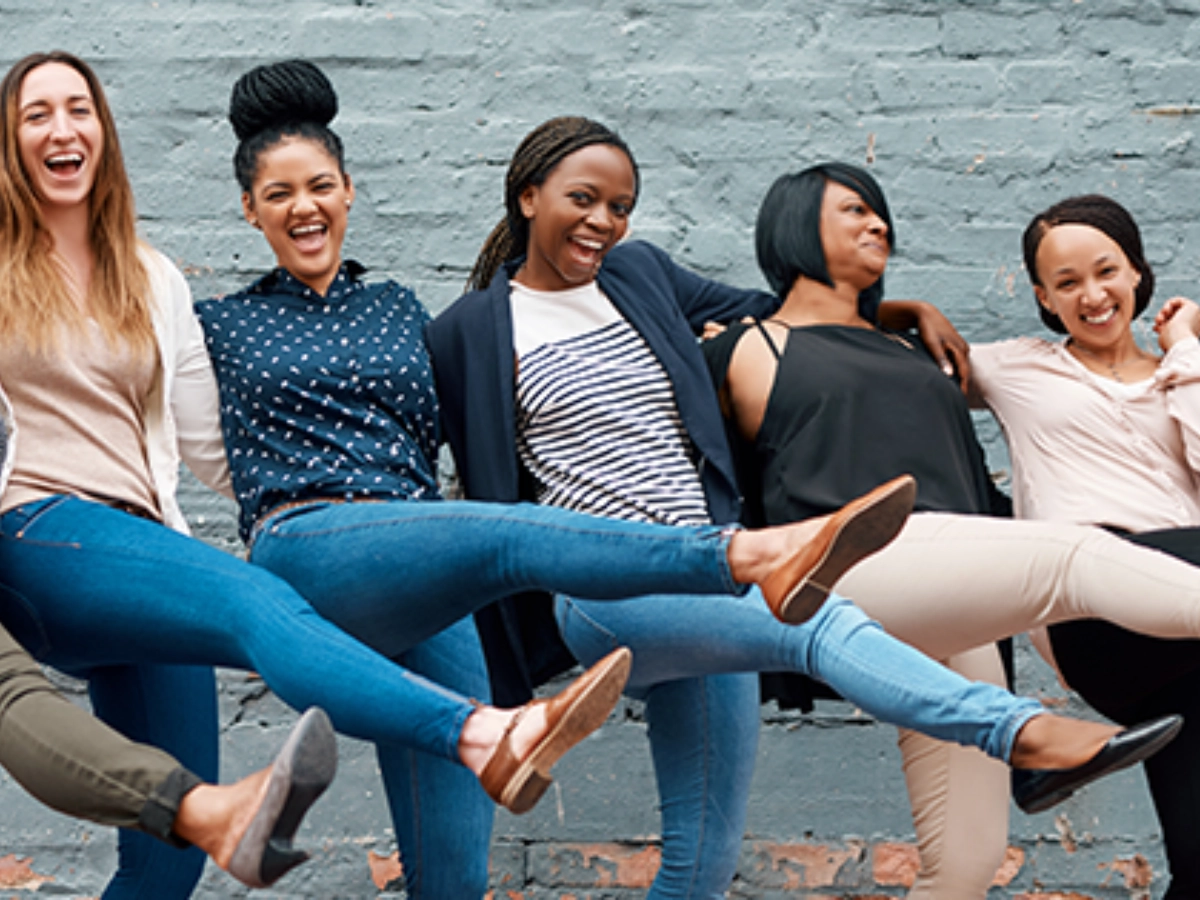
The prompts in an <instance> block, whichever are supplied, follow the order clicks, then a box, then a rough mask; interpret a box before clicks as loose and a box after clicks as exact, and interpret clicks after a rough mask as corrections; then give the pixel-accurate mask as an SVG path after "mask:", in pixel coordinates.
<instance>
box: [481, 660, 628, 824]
mask: <svg viewBox="0 0 1200 900" xmlns="http://www.w3.org/2000/svg"><path fill="white" fill-rule="evenodd" d="M632 663H633V654H632V653H630V652H629V649H628V648H626V647H620V648H618V649H616V650H614V651H613V652H612V653H610V654H608V656H606V657H604V658H603V659H602V660H600V661H599V662H598V663H596V664H595V665H594V666H592V667H591V668H590V669H588V670H587V671H586V672H584V673H583V674H582V675H580V676H579V677H578V678H576V679H575V681H574V682H572V683H571V685H570V687H568V688H567V689H566V690H564V691H563V692H562V693H560V694H559V695H558V696H556V697H552V698H550V699H549V700H534V701H532V702H530V703H526V704H525V705H524V706H522V707H521V708H520V709H519V710H517V714H516V715H515V716H513V719H512V721H511V722H509V723H508V728H507V729H506V730H505V732H504V737H502V738H501V739H500V743H499V744H498V745H497V746H496V751H495V753H493V754H492V758H491V759H489V760H488V763H487V765H486V766H484V768H483V771H482V772H481V773H480V775H479V781H480V783H481V784H482V785H483V789H484V790H485V791H487V793H488V796H489V797H491V798H492V799H493V800H495V801H496V802H497V803H499V804H500V805H501V806H503V807H506V808H507V809H509V810H510V811H512V812H514V813H518V814H520V813H524V812H528V811H529V810H531V809H533V807H534V805H535V804H536V803H537V802H538V800H540V799H541V797H542V794H544V793H545V792H546V788H548V787H549V786H550V782H551V781H552V780H553V779H552V778H551V777H550V769H551V768H553V766H554V764H555V763H556V762H558V761H559V759H561V758H562V756H563V754H564V753H566V752H567V751H568V750H570V749H571V748H572V747H574V746H575V745H576V744H578V743H579V742H580V741H582V740H583V739H584V738H585V737H587V736H588V735H589V734H591V733H592V732H593V731H595V730H596V729H597V728H599V727H600V726H601V725H602V724H604V720H605V719H607V718H608V714H609V713H610V712H612V710H613V707H614V706H616V705H617V700H619V699H620V698H621V691H622V690H624V688H625V682H626V681H628V680H629V668H630V666H631V665H632ZM535 706H545V707H546V731H545V733H544V734H543V735H542V736H541V738H539V739H538V740H537V741H536V742H535V743H534V745H533V748H532V749H531V750H530V751H529V753H527V754H526V755H525V758H524V759H517V758H516V756H515V755H514V754H513V751H512V742H511V738H512V732H513V729H515V728H516V727H517V723H518V722H520V721H521V719H522V718H523V717H524V715H525V713H527V712H528V711H529V710H530V709H533V708H534V707H535Z"/></svg>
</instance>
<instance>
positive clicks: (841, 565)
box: [759, 475, 917, 625]
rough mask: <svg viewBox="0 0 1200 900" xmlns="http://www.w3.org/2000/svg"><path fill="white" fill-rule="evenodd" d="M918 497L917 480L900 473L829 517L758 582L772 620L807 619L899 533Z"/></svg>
mask: <svg viewBox="0 0 1200 900" xmlns="http://www.w3.org/2000/svg"><path fill="white" fill-rule="evenodd" d="M916 497H917V482H916V479H914V478H913V477H912V476H911V475H901V476H900V477H899V478H894V479H892V480H891V481H889V482H887V483H886V484H882V485H880V486H879V487H877V488H875V490H873V491H871V492H870V493H868V494H864V495H863V496H861V497H859V498H858V499H857V500H852V501H850V502H849V503H847V504H846V505H845V506H843V507H842V508H841V509H839V510H838V511H837V512H835V513H834V514H833V515H831V516H830V517H829V518H828V519H827V520H826V521H825V524H824V526H823V527H822V528H821V530H820V531H818V532H817V534H816V535H815V536H814V537H813V539H812V540H811V541H809V542H808V543H807V544H805V545H804V546H803V547H801V548H800V549H799V550H798V551H797V552H796V553H795V555H793V556H792V557H791V558H790V559H788V560H787V561H785V562H784V563H783V565H781V566H780V567H779V568H778V569H776V570H775V571H774V572H772V573H771V574H770V575H768V576H767V577H766V579H764V580H763V582H762V584H761V585H760V586H759V587H760V588H761V589H762V594H763V597H764V598H765V599H766V601H767V605H768V606H769V607H770V608H771V612H773V613H774V614H775V618H777V619H779V620H780V621H781V622H786V623H787V624H789V625H799V624H800V623H801V622H807V621H808V620H809V619H811V618H812V616H813V615H814V614H815V613H816V611H817V610H818V609H820V608H821V604H822V603H824V602H825V598H826V597H828V596H829V592H830V591H832V590H833V586H834V585H835V584H837V582H838V579H839V578H841V577H842V576H843V575H845V574H846V572H847V571H849V570H850V569H851V568H852V567H853V566H854V565H855V563H857V562H859V561H860V560H862V559H864V558H866V557H868V556H870V555H871V554H872V553H877V552H878V551H880V550H882V549H883V548H884V547H886V546H887V545H888V544H889V543H890V542H891V541H892V539H893V538H894V537H895V536H896V535H897V534H899V533H900V529H901V528H903V527H904V523H905V521H907V519H908V514H909V513H910V512H912V507H913V501H915V500H916Z"/></svg>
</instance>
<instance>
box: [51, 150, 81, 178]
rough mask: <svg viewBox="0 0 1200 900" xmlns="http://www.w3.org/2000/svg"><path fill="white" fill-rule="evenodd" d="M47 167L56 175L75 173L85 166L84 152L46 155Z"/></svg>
mask: <svg viewBox="0 0 1200 900" xmlns="http://www.w3.org/2000/svg"><path fill="white" fill-rule="evenodd" d="M46 168H47V169H49V170H50V171H51V172H53V173H54V174H55V175H74V174H75V173H76V172H78V171H79V170H80V169H82V168H83V154H82V153H55V154H54V155H53V156H48V157H46Z"/></svg>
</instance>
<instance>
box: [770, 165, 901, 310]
mask: <svg viewBox="0 0 1200 900" xmlns="http://www.w3.org/2000/svg"><path fill="white" fill-rule="evenodd" d="M864 175H866V177H865V178H864V177H863V176H864ZM831 181H832V182H834V183H836V184H840V185H842V186H843V187H845V188H847V189H848V190H851V191H854V192H855V193H856V194H858V196H859V197H861V198H862V200H863V202H864V203H866V204H867V206H868V207H870V208H871V210H872V211H873V212H874V213H875V215H877V216H879V218H880V220H881V221H882V222H883V224H884V227H885V228H886V237H887V242H888V247H889V248H891V249H892V250H895V249H896V232H895V229H894V228H893V227H892V214H891V212H890V211H889V210H888V205H887V198H885V197H884V196H883V191H881V190H880V189H879V184H878V183H877V182H876V181H875V179H874V178H871V177H870V176H869V175H867V173H865V172H864V171H863V170H862V169H859V168H857V167H856V166H850V165H846V164H845V163H839V162H828V163H823V164H821V165H818V166H813V167H811V168H809V169H805V170H804V171H803V172H797V173H795V174H793V175H782V176H780V177H779V178H778V179H777V180H776V181H775V184H774V185H773V186H772V188H771V191H770V192H769V193H768V194H767V196H766V197H765V198H764V199H763V202H762V206H761V207H760V208H759V211H758V221H759V222H760V223H763V222H764V221H765V222H769V223H771V224H770V227H761V225H760V227H759V228H756V229H755V232H754V249H755V252H756V253H757V255H758V267H759V269H761V270H762V273H763V277H764V278H766V279H767V284H769V285H770V286H771V290H772V291H774V292H775V294H776V295H777V296H779V297H784V296H786V295H787V292H788V291H789V290H790V289H791V286H792V285H793V284H795V283H796V279H797V278H799V277H800V276H801V275H803V276H804V277H806V278H811V279H813V280H815V281H819V282H821V283H822V284H825V285H829V286H830V287H833V281H832V280H831V279H830V277H829V268H828V266H827V264H826V262H825V252H824V250H823V248H822V247H821V200H822V198H823V197H824V196H825V185H826V184H827V183H829V182H831ZM882 302H883V278H882V277H880V278H879V280H878V281H876V282H875V283H874V284H872V285H870V286H869V287H867V288H865V289H864V290H863V291H862V292H860V293H859V295H858V314H859V316H861V317H862V319H863V320H864V321H867V322H874V321H875V320H876V319H877V318H878V315H879V304H880V303H882Z"/></svg>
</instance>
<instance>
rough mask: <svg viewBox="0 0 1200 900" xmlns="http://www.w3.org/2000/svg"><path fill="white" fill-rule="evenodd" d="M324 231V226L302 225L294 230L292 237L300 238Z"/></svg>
mask: <svg viewBox="0 0 1200 900" xmlns="http://www.w3.org/2000/svg"><path fill="white" fill-rule="evenodd" d="M324 230H325V226H324V225H300V226H299V227H297V228H293V229H292V237H300V236H301V235H305V234H316V233H318V232H321V231H324Z"/></svg>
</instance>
